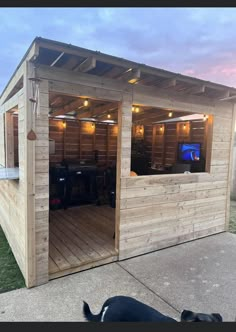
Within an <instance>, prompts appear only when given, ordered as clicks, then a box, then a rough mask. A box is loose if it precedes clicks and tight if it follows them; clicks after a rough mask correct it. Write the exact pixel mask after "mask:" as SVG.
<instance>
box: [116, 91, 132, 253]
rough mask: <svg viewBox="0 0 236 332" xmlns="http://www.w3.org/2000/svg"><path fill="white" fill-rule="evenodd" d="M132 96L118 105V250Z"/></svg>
mask: <svg viewBox="0 0 236 332" xmlns="http://www.w3.org/2000/svg"><path fill="white" fill-rule="evenodd" d="M132 102H133V100H132V96H131V95H125V94H124V95H123V100H122V101H121V102H120V103H119V107H118V128H119V131H118V137H117V162H116V212H115V213H116V216H115V218H116V221H115V225H116V227H115V249H116V250H118V251H119V244H120V239H119V235H120V200H121V196H120V195H121V178H122V177H127V176H130V166H131V134H132V133H131V129H132Z"/></svg>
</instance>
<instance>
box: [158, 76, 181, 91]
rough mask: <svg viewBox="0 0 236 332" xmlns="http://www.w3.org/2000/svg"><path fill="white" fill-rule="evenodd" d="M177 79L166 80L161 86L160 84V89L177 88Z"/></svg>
mask: <svg viewBox="0 0 236 332" xmlns="http://www.w3.org/2000/svg"><path fill="white" fill-rule="evenodd" d="M176 82H177V80H176V78H167V79H166V80H164V81H162V82H161V83H160V84H158V88H164V89H166V88H171V87H174V86H176Z"/></svg>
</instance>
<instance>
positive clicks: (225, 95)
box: [217, 90, 236, 100]
mask: <svg viewBox="0 0 236 332" xmlns="http://www.w3.org/2000/svg"><path fill="white" fill-rule="evenodd" d="M232 97H233V96H232ZM235 97H236V96H235ZM229 98H231V97H230V91H229V90H225V91H222V92H221V93H220V92H219V93H218V94H217V99H220V100H230V99H229ZM232 99H234V98H232Z"/></svg>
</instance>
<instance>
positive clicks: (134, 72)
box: [119, 68, 141, 83]
mask: <svg viewBox="0 0 236 332" xmlns="http://www.w3.org/2000/svg"><path fill="white" fill-rule="evenodd" d="M140 76H141V70H140V69H139V68H133V69H129V70H127V71H126V72H124V73H123V74H121V76H120V77H119V78H120V79H122V80H125V81H128V82H129V83H135V82H137V80H138V79H139V78H140Z"/></svg>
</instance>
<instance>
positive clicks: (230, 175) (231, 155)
mask: <svg viewBox="0 0 236 332" xmlns="http://www.w3.org/2000/svg"><path fill="white" fill-rule="evenodd" d="M235 121H236V104H235V103H233V104H232V126H231V138H230V153H229V167H228V183H227V186H228V187H227V195H226V214H225V231H226V232H228V231H229V223H230V198H231V197H230V196H231V186H232V185H233V184H234V183H232V181H233V172H235V171H236V169H235V166H236V165H234V169H233V164H234V163H233V161H234V137H235V129H236V126H235Z"/></svg>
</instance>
